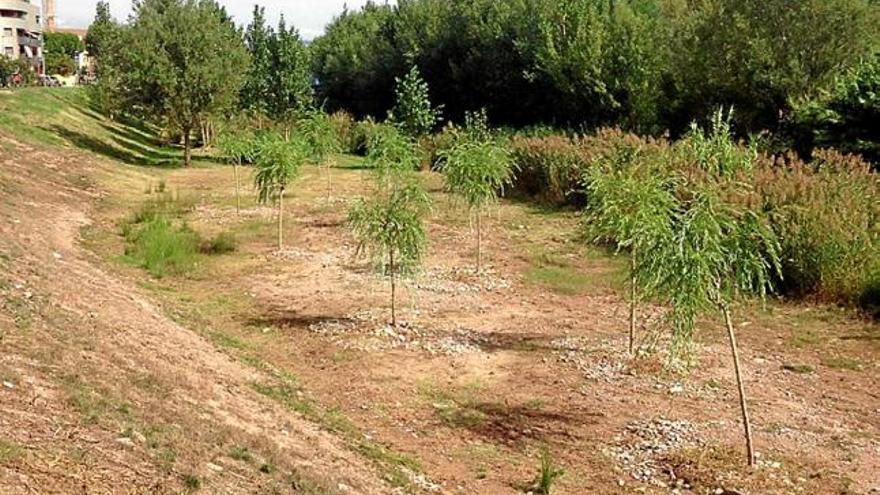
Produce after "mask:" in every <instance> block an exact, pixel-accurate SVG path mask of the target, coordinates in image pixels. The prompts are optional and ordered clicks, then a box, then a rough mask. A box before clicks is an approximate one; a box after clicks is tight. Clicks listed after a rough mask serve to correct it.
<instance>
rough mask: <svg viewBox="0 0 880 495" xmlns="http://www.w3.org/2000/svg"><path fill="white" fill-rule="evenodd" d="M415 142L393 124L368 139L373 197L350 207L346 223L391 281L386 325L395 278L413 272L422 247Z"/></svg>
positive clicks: (422, 196)
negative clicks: (393, 126) (398, 130)
mask: <svg viewBox="0 0 880 495" xmlns="http://www.w3.org/2000/svg"><path fill="white" fill-rule="evenodd" d="M418 162H419V160H418V155H417V153H416V150H415V146H414V144H413V143H412V142H411V141H410V140H409V139H407V138H406V137H404V136H402V135H401V134H400V133H399V132H397V131H396V130H395V129H393V128H387V127H384V128H382V129H380V130H379V131H378V132H377V133H376V134H375V135H374V136H373V137H372V138H371V140H370V143H369V152H368V155H367V163H368V164H369V165H370V166H371V167H372V168H373V174H374V175H373V179H374V187H373V191H372V195H371V196H370V197H369V198H366V199H360V200H358V201H357V202H356V203H355V204H354V205H353V206H352V208H351V210H350V211H349V217H348V222H349V226H350V228H351V229H352V231H353V232H354V234H355V236H356V237H357V239H358V241H359V242H360V245H361V246H362V247H364V248H366V250H367V251H368V252H369V253H370V254H371V256H372V257H373V260H374V261H375V264H376V266H377V268H378V269H379V271H380V273H382V274H383V275H385V276H386V277H388V278H389V280H390V283H391V324H392V326H395V327H396V326H397V279H398V278H399V277H401V276H409V275H412V274H413V273H415V271H416V270H417V269H418V267H419V266H420V265H421V261H422V257H423V256H424V252H425V249H426V246H427V234H426V231H425V225H424V216H425V214H427V212H428V211H429V209H430V207H431V200H430V197H429V196H428V193H427V191H425V189H424V187H423V186H422V184H421V183H420V181H419V179H418V176H417V175H416V174H415V172H414V171H415V168H416V166H417V165H418Z"/></svg>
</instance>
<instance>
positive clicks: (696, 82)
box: [313, 0, 880, 136]
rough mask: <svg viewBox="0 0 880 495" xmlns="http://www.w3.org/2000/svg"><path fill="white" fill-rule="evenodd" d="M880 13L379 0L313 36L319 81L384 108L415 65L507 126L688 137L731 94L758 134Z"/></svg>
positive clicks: (347, 101) (863, 4)
mask: <svg viewBox="0 0 880 495" xmlns="http://www.w3.org/2000/svg"><path fill="white" fill-rule="evenodd" d="M877 12H878V11H877V7H876V3H875V2H873V1H872V0H806V1H803V2H797V3H796V4H792V3H791V2H790V1H789V0H767V1H756V0H746V1H742V0H705V1H699V2H685V1H669V0H614V1H608V0H529V1H523V0H472V1H462V0H454V1H442V0H407V1H402V2H399V3H398V5H397V6H396V7H395V6H390V5H377V4H375V3H372V2H370V3H368V4H367V6H365V7H364V8H363V9H362V10H360V11H346V12H345V13H343V14H342V15H340V16H339V17H337V18H336V19H335V20H334V21H333V22H332V23H331V24H330V26H329V27H328V29H327V32H326V34H325V35H324V36H322V37H319V38H318V39H316V40H315V42H314V44H313V48H314V53H315V58H314V67H315V73H316V76H317V77H316V79H317V81H318V85H317V92H318V94H319V97H320V99H321V101H327V102H328V107H329V108H331V109H332V110H337V109H346V110H348V111H351V112H352V113H354V114H355V115H356V116H357V117H359V118H362V117H364V116H365V115H372V116H373V117H381V116H383V115H385V114H386V112H387V111H388V110H390V109H392V108H393V107H394V104H395V99H394V96H395V94H394V93H393V92H392V88H393V86H394V82H395V77H396V76H399V75H401V74H405V73H406V71H408V70H410V68H411V67H414V66H415V67H418V68H419V70H420V71H421V75H422V77H423V79H424V82H425V83H427V85H429V86H430V88H431V99H432V101H433V102H434V103H435V104H439V105H441V106H442V107H443V108H444V113H445V115H446V116H447V117H448V118H449V119H450V120H453V121H458V122H461V120H462V118H463V117H464V114H465V112H466V111H467V110H470V109H474V108H479V107H481V106H485V107H487V109H488V111H489V113H490V115H492V117H493V120H494V121H496V122H497V123H500V124H503V125H511V126H516V127H522V126H529V125H534V124H542V123H547V124H553V125H561V126H568V127H570V128H573V129H579V128H584V127H585V128H586V129H585V130H588V131H589V130H592V129H595V128H598V127H602V126H619V127H622V128H624V129H626V130H629V131H633V132H638V133H640V134H652V135H659V134H661V133H663V132H664V131H665V130H670V131H671V134H672V135H673V136H679V135H681V134H684V133H686V132H687V130H688V125H689V124H690V123H691V122H693V121H695V120H696V121H702V120H703V119H704V118H705V117H706V116H707V115H709V114H710V113H711V112H712V111H713V110H714V109H716V108H718V107H719V106H721V105H725V106H730V105H733V106H734V107H735V108H736V109H737V113H736V124H737V129H738V131H739V132H741V133H742V135H748V134H749V133H757V132H759V131H762V130H765V129H769V130H771V131H773V130H777V129H778V127H779V124H780V120H781V119H782V120H784V119H786V118H787V116H788V115H789V114H790V112H791V102H792V101H795V100H799V99H801V98H803V97H815V96H817V95H818V94H820V92H821V91H822V90H823V89H826V88H828V87H829V85H830V84H832V79H833V76H835V75H836V74H838V73H841V72H843V71H845V70H847V69H849V68H852V67H854V66H856V65H857V64H858V63H859V61H860V60H861V59H862V58H864V57H867V56H871V55H872V54H873V53H875V52H876V49H877V47H878V46H880V41H878V34H877V30H876V28H875V26H876V25H877V20H878V14H877ZM394 113H395V114H397V113H398V112H397V111H395V112H394Z"/></svg>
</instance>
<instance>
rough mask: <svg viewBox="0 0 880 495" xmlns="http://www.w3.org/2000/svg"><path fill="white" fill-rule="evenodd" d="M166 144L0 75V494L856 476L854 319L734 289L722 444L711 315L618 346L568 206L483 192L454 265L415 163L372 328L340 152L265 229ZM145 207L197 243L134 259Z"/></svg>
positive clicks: (372, 290)
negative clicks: (744, 301)
mask: <svg viewBox="0 0 880 495" xmlns="http://www.w3.org/2000/svg"><path fill="white" fill-rule="evenodd" d="M181 156H182V152H181V150H180V149H179V148H177V147H172V146H168V145H167V144H165V143H163V142H162V141H161V140H160V139H159V138H158V137H157V136H155V135H154V134H153V133H152V131H151V130H150V129H149V128H147V127H145V126H142V125H139V124H138V123H136V122H125V123H123V122H112V121H109V120H107V119H105V118H104V117H102V116H101V115H99V114H97V113H96V112H94V111H93V110H92V109H91V108H90V107H89V104H88V100H87V98H86V96H85V94H84V93H82V92H78V91H71V90H45V89H33V90H24V91H18V92H15V93H0V191H2V193H0V194H2V202H0V379H2V387H0V412H2V413H0V493H15V494H17V493H73V492H78V491H81V490H83V491H87V492H89V493H92V492H97V493H145V492H149V493H180V492H185V491H191V492H202V493H364V494H372V493H376V494H385V493H423V492H424V493H429V492H435V493H462V494H476V493H479V494H512V493H522V492H525V491H529V490H531V489H533V488H534V487H533V486H532V482H533V480H535V478H536V476H537V475H538V474H539V466H540V464H541V460H540V457H541V455H542V452H547V454H546V455H547V459H548V460H552V462H553V463H554V464H555V465H557V466H559V467H561V468H562V469H564V471H565V474H564V475H562V476H561V477H559V478H558V480H557V482H556V484H555V485H554V488H555V490H554V492H553V493H557V494H581V493H602V494H629V493H658V494H659V493H669V492H670V491H675V492H676V493H699V494H704V493H731V494H732V493H761V494H790V493H809V494H832V493H833V494H840V493H851V494H867V493H872V490H877V489H880V486H877V479H876V473H877V472H880V414H878V413H880V409H878V407H880V395H878V390H880V367H878V362H880V361H878V357H880V345H878V344H880V327H878V325H877V324H876V323H872V322H868V321H865V320H861V319H859V318H857V317H856V316H855V315H853V314H852V313H851V312H849V311H848V310H842V309H837V308H833V307H824V306H810V305H807V304H801V305H793V304H788V303H783V302H778V301H772V302H768V303H767V304H766V306H764V307H760V306H757V305H756V306H754V307H743V308H738V309H739V311H738V314H739V315H740V318H739V320H738V321H737V325H738V327H740V328H741V329H742V330H741V333H742V335H741V345H742V354H743V356H742V359H743V362H744V364H745V370H744V372H745V376H746V384H747V387H748V390H749V393H750V397H751V401H752V404H751V405H752V412H753V415H754V417H753V423H754V425H755V429H756V432H755V437H756V442H757V450H758V451H759V452H760V454H761V458H760V462H759V465H758V467H757V468H755V469H754V470H750V469H747V468H746V467H745V466H744V464H743V462H742V455H741V446H740V443H741V442H740V427H739V416H738V415H739V410H738V408H737V406H736V402H735V397H736V387H735V382H734V380H733V375H732V372H731V370H730V364H729V363H730V359H729V350H728V348H727V345H726V341H725V340H724V336H723V335H724V334H723V331H722V330H723V329H722V328H721V326H720V325H719V324H718V323H717V322H709V321H705V322H701V325H700V326H701V333H700V335H699V338H698V347H699V349H698V354H697V356H698V358H699V360H700V366H698V367H695V368H694V369H693V371H691V372H690V373H689V374H675V373H672V372H669V371H665V370H664V368H663V356H662V355H660V356H654V357H647V358H644V359H640V360H630V359H628V358H627V357H626V343H625V342H626V339H625V332H626V327H627V304H626V300H625V294H624V291H623V285H622V282H621V278H622V265H623V262H622V261H621V260H619V259H617V258H615V257H614V256H612V255H611V253H606V252H602V251H599V250H596V249H592V248H585V247H583V246H582V245H581V244H580V243H578V242H576V241H575V239H574V238H573V235H572V234H571V233H572V232H573V231H574V230H575V225H576V222H577V218H576V215H575V214H574V213H572V212H570V211H566V210H548V209H543V208H538V207H535V206H533V205H530V204H527V203H522V202H513V201H505V202H503V203H502V204H501V205H500V206H499V207H498V208H496V209H494V210H493V211H492V212H491V214H490V215H487V220H486V225H485V227H486V233H485V245H486V257H487V263H488V266H489V269H488V270H487V271H486V272H484V273H481V274H478V273H476V272H475V271H474V270H473V269H472V268H471V265H472V259H473V253H472V251H473V241H472V235H471V225H469V223H468V220H467V214H466V213H464V208H463V207H462V206H460V205H458V204H457V203H456V202H455V201H454V200H453V199H452V198H451V197H449V196H448V195H447V194H446V193H445V192H444V191H443V188H442V185H441V181H440V180H439V178H438V176H436V175H435V174H433V173H425V179H426V180H427V181H428V182H429V184H430V185H431V188H430V189H431V194H432V196H433V197H434V199H435V202H436V208H435V210H434V211H433V213H432V215H431V218H430V221H429V226H428V228H429V238H430V239H431V243H430V249H429V256H428V259H427V260H426V266H425V270H424V272H423V273H422V274H421V276H420V277H418V278H417V279H416V280H415V281H414V282H412V283H410V284H409V285H408V286H407V287H405V290H404V291H403V292H404V299H403V300H405V304H404V306H405V307H404V309H403V316H402V318H403V320H404V321H405V322H406V324H405V325H403V326H402V328H399V329H392V328H390V327H389V326H388V325H386V324H385V320H386V318H387V316H386V313H387V311H386V305H387V293H388V287H387V284H386V283H385V281H384V280H382V279H380V278H379V277H377V276H375V275H373V274H372V273H371V270H369V268H370V267H369V263H368V262H367V261H365V260H362V259H358V258H355V257H354V256H353V254H354V252H355V250H356V248H357V246H356V245H355V242H354V241H353V240H352V239H351V238H350V236H349V235H348V234H347V229H346V224H345V223H346V212H347V206H348V205H349V204H350V203H351V202H352V200H353V199H354V198H356V197H357V196H359V195H360V194H362V192H363V191H364V187H365V186H364V174H365V171H364V170H362V169H363V166H362V163H361V161H360V159H359V158H357V157H352V156H337V157H336V159H335V161H334V163H335V166H334V167H333V168H332V169H331V172H330V173H331V174H332V182H331V183H332V184H333V190H332V193H331V194H330V197H329V198H328V192H327V183H328V181H327V177H326V176H325V171H324V170H319V169H316V168H312V169H309V170H307V171H306V173H305V174H304V176H303V178H302V179H301V180H300V181H299V182H298V183H297V184H296V185H295V186H294V187H293V188H292V190H291V194H290V196H291V199H290V202H289V205H288V208H289V209H288V210H287V212H288V213H287V215H288V216H287V221H286V224H285V236H286V239H287V245H288V247H287V248H286V249H284V250H281V251H278V250H277V249H276V248H275V244H274V242H275V231H274V228H275V225H274V223H273V221H274V216H273V215H274V212H273V210H272V209H271V208H269V207H266V206H262V205H258V204H256V202H255V198H254V195H253V193H252V192H251V189H250V187H249V184H250V183H251V181H250V177H249V176H248V177H247V178H246V180H245V184H246V187H245V189H244V190H245V191H246V194H245V199H244V204H243V209H242V212H241V213H240V214H237V213H236V208H235V199H234V195H233V191H234V189H233V171H232V168H231V167H229V166H227V165H225V164H223V163H220V161H219V160H217V159H215V158H214V157H212V156H211V155H210V154H209V153H207V152H202V153H197V156H196V162H195V165H194V166H193V167H192V168H188V169H182V168H178V163H180V161H181ZM248 175H249V174H248ZM145 218H147V219H149V218H160V219H162V221H167V223H168V225H172V226H173V227H169V228H170V230H168V231H167V232H168V235H169V236H170V238H173V239H176V238H177V237H174V236H185V237H187V238H195V239H197V240H198V242H197V243H196V244H197V245H198V249H197V250H196V251H195V252H192V253H185V255H184V254H182V255H181V258H180V262H179V263H176V264H173V265H162V264H157V263H154V262H153V261H152V260H150V259H149V256H147V252H145V251H144V250H145V248H144V246H142V245H140V244H138V242H139V237H137V235H133V234H132V232H137V231H138V229H145V228H147V227H146V226H147V225H150V224H149V223H148V222H147V221H145V220H144V219H145ZM140 232H141V233H142V232H143V230H140ZM163 232H165V231H163ZM220 239H234V241H223V242H221V241H220ZM169 242H170V243H171V244H173V242H174V241H169ZM206 246H207V247H206ZM647 311H648V312H649V313H651V314H653V315H655V316H654V319H656V318H659V315H660V311H659V308H649V309H647ZM639 330H640V332H645V333H646V332H647V330H649V329H648V328H640V329H639Z"/></svg>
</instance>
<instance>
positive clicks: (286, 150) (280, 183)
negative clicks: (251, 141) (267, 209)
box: [254, 136, 309, 204]
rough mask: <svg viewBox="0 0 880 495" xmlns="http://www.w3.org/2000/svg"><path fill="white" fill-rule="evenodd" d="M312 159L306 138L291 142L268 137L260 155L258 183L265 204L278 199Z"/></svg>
mask: <svg viewBox="0 0 880 495" xmlns="http://www.w3.org/2000/svg"><path fill="white" fill-rule="evenodd" d="M308 159H309V146H308V144H307V143H306V142H305V141H304V140H303V139H302V138H299V137H297V138H295V139H293V140H290V141H287V140H284V139H282V138H280V137H278V136H274V137H265V138H263V140H262V141H261V142H260V144H259V149H258V151H257V154H256V167H257V172H256V174H255V175H254V186H255V187H256V189H257V192H258V198H259V201H260V202H261V203H264V204H265V203H269V202H271V201H274V200H276V199H277V198H278V197H279V196H280V195H281V194H283V193H284V191H285V189H286V188H287V186H288V185H289V184H290V182H291V181H293V180H294V179H295V178H296V177H297V176H298V175H299V173H300V170H301V169H302V166H303V165H305V163H306V162H307V161H308Z"/></svg>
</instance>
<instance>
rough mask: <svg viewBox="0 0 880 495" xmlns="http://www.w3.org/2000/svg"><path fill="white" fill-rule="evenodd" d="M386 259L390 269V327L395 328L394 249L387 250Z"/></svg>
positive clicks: (395, 283) (395, 281)
mask: <svg viewBox="0 0 880 495" xmlns="http://www.w3.org/2000/svg"><path fill="white" fill-rule="evenodd" d="M388 259H389V268H390V269H391V326H392V327H394V328H397V280H396V279H395V270H394V249H389V250H388Z"/></svg>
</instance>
